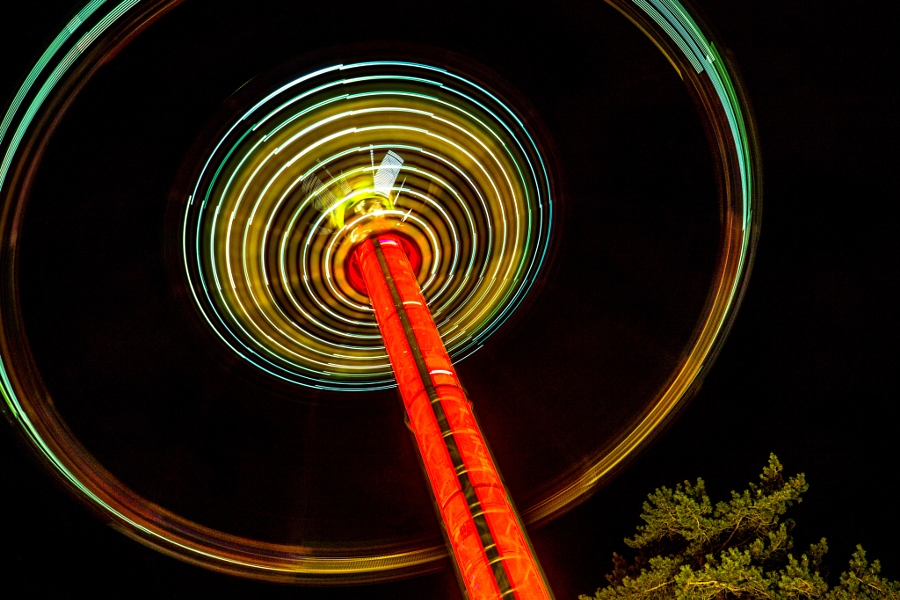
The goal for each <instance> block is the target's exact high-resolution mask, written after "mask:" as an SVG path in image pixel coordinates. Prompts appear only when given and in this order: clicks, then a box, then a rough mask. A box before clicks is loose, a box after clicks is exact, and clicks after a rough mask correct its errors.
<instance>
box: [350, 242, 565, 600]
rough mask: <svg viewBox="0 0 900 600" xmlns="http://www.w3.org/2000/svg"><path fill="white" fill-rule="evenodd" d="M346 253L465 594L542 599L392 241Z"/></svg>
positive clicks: (533, 565)
mask: <svg viewBox="0 0 900 600" xmlns="http://www.w3.org/2000/svg"><path fill="white" fill-rule="evenodd" d="M354 259H355V260H356V261H357V263H358V265H359V269H360V272H361V274H362V276H363V280H364V283H365V285H366V291H367V293H368V295H369V299H370V301H371V302H372V307H373V309H374V310H375V317H376V321H377V322H378V327H379V329H380V331H381V335H382V337H383V338H384V343H385V347H386V348H387V352H388V356H389V357H390V361H391V366H392V367H393V370H394V374H395V376H396V378H397V385H398V387H399V388H400V395H401V396H402V398H403V403H404V405H405V406H406V413H407V415H408V417H409V423H410V428H411V429H412V431H413V434H414V436H415V439H416V444H417V445H418V448H419V452H420V454H421V456H422V462H423V465H424V467H425V472H426V475H427V477H428V481H429V483H430V484H431V489H432V492H433V493H434V499H435V502H436V504H437V507H438V510H439V512H440V515H441V519H442V521H443V524H444V527H445V530H446V533H447V539H448V541H449V543H450V546H451V548H452V551H453V556H454V558H455V560H456V564H457V567H458V573H459V575H460V578H461V579H462V584H463V586H464V588H465V590H466V593H467V594H468V597H469V598H470V600H476V599H477V600H481V599H485V600H496V599H498V598H516V599H519V600H533V599H536V600H543V599H548V600H549V599H550V598H552V597H553V596H552V593H551V592H550V588H549V586H548V585H547V582H546V581H545V579H544V576H543V573H542V572H541V568H540V565H539V564H538V562H537V559H536V557H535V555H534V551H533V550H532V548H531V545H530V543H529V542H528V538H527V536H526V534H525V529H524V528H523V527H522V523H521V521H520V520H519V518H518V515H517V514H516V511H515V508H514V507H513V504H512V502H511V500H510V498H509V495H508V494H507V492H506V489H505V488H504V486H503V482H502V480H501V478H500V473H499V472H498V470H497V467H496V466H495V464H494V461H493V459H492V457H491V455H490V452H489V450H488V447H487V444H486V443H485V441H484V437H483V436H482V434H481V430H480V428H479V427H478V423H477V422H476V421H475V415H474V414H473V412H472V405H471V403H470V402H469V401H468V399H467V398H466V396H465V393H464V392H463V390H462V387H461V386H460V384H459V379H458V378H457V375H456V371H455V369H454V368H453V365H452V363H451V362H450V357H449V356H448V355H447V351H446V349H445V348H444V344H443V342H442V341H441V337H440V334H439V333H438V330H437V327H436V326H435V324H434V320H433V319H432V317H431V312H430V311H429V310H428V307H427V305H426V304H425V300H424V298H423V297H422V293H421V291H420V290H419V285H418V283H417V282H416V278H415V274H414V271H413V269H412V267H411V266H410V263H409V260H408V259H407V256H406V253H405V252H404V249H403V246H402V245H401V240H400V239H399V238H397V237H396V236H393V235H390V234H385V235H379V236H375V237H374V238H370V239H367V240H366V241H364V242H363V243H362V244H360V245H359V246H358V247H357V248H356V250H355V251H354Z"/></svg>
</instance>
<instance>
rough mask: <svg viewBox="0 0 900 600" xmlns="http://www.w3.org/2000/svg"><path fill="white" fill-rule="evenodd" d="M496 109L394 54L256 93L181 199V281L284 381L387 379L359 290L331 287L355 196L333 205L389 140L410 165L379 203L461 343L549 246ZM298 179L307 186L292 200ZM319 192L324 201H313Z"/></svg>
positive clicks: (253, 357) (531, 156) (522, 151)
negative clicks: (392, 205)
mask: <svg viewBox="0 0 900 600" xmlns="http://www.w3.org/2000/svg"><path fill="white" fill-rule="evenodd" d="M423 70H424V73H423V72H422V71H423ZM350 71H352V73H353V77H349V78H348V77H346V76H345V73H347V72H350ZM442 78H443V79H442ZM448 82H452V83H453V84H454V85H453V87H451V86H450V85H448ZM301 85H302V87H301ZM463 85H468V86H469V87H468V88H464V89H461V86H463ZM500 115H515V113H514V112H513V110H512V109H511V108H510V107H509V106H507V105H505V104H504V103H503V102H502V101H500V100H499V99H498V98H497V97H496V96H493V95H490V94H489V93H488V92H486V91H485V90H484V89H483V88H481V87H480V86H477V85H475V84H472V83H471V82H469V81H468V80H466V79H465V78H463V77H461V76H459V75H456V74H449V73H448V72H447V71H446V70H445V69H438V68H436V67H430V66H426V65H422V64H421V63H412V62H403V61H383V62H379V61H373V62H366V63H358V64H350V65H334V66H332V67H329V68H326V69H320V70H318V71H315V72H314V73H311V74H307V75H303V76H301V77H298V78H296V79H295V80H293V81H290V82H288V83H286V84H284V85H281V86H280V87H279V88H278V89H277V90H276V91H275V92H272V93H269V94H267V95H266V96H265V97H264V99H263V100H262V101H257V102H255V103H253V105H252V106H251V107H250V108H249V109H248V110H247V111H245V112H243V113H241V114H240V116H239V117H236V118H235V120H234V122H233V123H232V124H231V126H230V127H228V129H227V131H226V134H225V135H224V136H223V137H221V138H220V139H218V140H216V141H215V143H214V144H210V145H211V146H213V147H214V150H213V151H212V152H211V154H210V156H209V157H208V158H207V159H206V160H205V161H204V164H203V167H202V169H201V170H200V172H199V173H198V175H197V177H196V183H195V185H194V188H193V191H192V194H191V201H190V202H188V203H187V205H186V206H185V218H184V233H183V235H184V240H183V244H182V247H183V249H184V250H185V253H186V256H185V265H186V276H187V278H188V281H189V286H190V287H191V290H192V295H193V298H194V299H195V301H196V303H197V306H198V308H199V309H200V311H201V312H202V313H203V315H204V319H205V320H206V321H207V323H209V324H210V325H212V327H213V329H214V330H215V333H216V335H217V336H218V337H219V338H220V339H222V340H223V341H224V342H225V343H226V344H227V345H228V346H229V347H231V348H232V349H234V350H235V351H236V352H238V353H239V354H240V355H241V356H242V357H244V358H245V359H247V360H249V361H250V362H251V363H252V364H254V365H256V366H257V367H259V368H261V369H263V370H265V371H267V372H270V373H273V374H275V375H276V376H278V377H280V378H282V379H284V380H287V381H292V382H294V383H297V384H300V385H304V386H310V387H314V388H318V389H326V390H332V391H358V390H361V389H383V388H384V387H392V386H394V385H395V384H394V378H393V373H392V372H391V370H390V364H389V363H388V361H387V359H386V353H385V351H384V348H383V344H382V342H381V339H380V336H378V334H377V329H376V324H375V322H374V315H373V314H372V311H371V309H370V308H369V307H368V302H367V299H366V298H365V297H364V296H359V294H358V293H357V294H356V297H354V296H353V293H354V292H353V290H351V289H348V288H347V287H346V286H345V287H343V288H342V287H340V284H341V283H342V282H343V281H344V280H345V279H346V278H345V277H343V273H342V271H341V269H342V268H343V267H341V264H342V263H341V261H342V260H344V259H345V258H346V255H347V252H348V245H347V244H348V242H347V241H346V240H347V239H349V237H352V236H353V235H355V234H354V232H353V231H351V229H353V228H346V227H345V226H344V216H343V215H344V210H345V208H346V209H347V210H350V207H352V206H353V201H352V200H342V201H341V202H338V203H337V204H333V201H337V200H338V199H342V198H344V199H352V198H365V197H367V195H371V194H372V193H374V188H373V187H372V186H373V185H374V182H373V177H374V172H375V170H376V162H378V161H380V160H381V157H382V156H383V155H385V153H387V152H394V153H399V155H402V156H403V157H405V159H408V160H412V162H407V163H405V164H403V165H401V166H400V167H398V169H397V172H398V175H397V178H398V179H397V180H396V181H395V182H394V185H393V187H392V188H391V189H390V190H389V195H390V196H392V198H393V200H392V201H396V202H401V203H403V202H405V203H406V204H405V205H403V206H400V205H398V208H399V209H401V211H400V212H396V211H391V210H388V211H384V210H382V211H381V212H380V213H379V214H380V215H381V217H383V218H394V221H393V222H394V223H395V224H396V226H397V227H403V226H404V225H405V226H406V227H407V228H410V227H412V229H409V231H408V233H409V232H413V241H414V242H418V243H417V245H418V246H419V248H420V254H421V255H422V256H423V257H426V258H427V260H426V262H425V263H423V267H422V268H423V269H424V271H423V273H422V277H421V280H420V284H421V285H422V286H423V291H424V293H425V295H426V298H427V299H428V301H429V305H430V306H431V307H432V310H433V313H434V317H435V320H436V322H437V323H438V326H439V327H441V328H442V331H443V332H444V333H445V340H446V342H447V345H448V350H449V351H450V354H451V356H452V357H454V358H456V359H459V358H462V357H464V356H468V355H470V354H471V349H472V348H473V347H475V348H477V347H480V345H481V343H482V342H483V340H484V339H485V338H486V337H487V333H490V332H493V331H495V330H496V329H497V327H498V326H499V324H498V323H494V322H493V320H495V319H497V318H498V317H502V318H503V319H505V318H507V317H508V315H509V314H510V313H511V311H512V310H513V309H514V308H515V306H517V305H518V304H519V303H520V302H521V301H522V299H523V298H524V297H525V292H527V290H528V289H529V288H530V287H531V285H532V284H533V282H534V280H535V278H536V276H537V270H538V269H539V268H540V266H541V264H542V259H540V257H541V256H543V255H544V254H545V253H546V250H547V246H548V245H549V241H550V239H549V237H548V234H549V232H550V227H549V217H547V216H545V213H548V214H549V213H550V212H551V211H550V207H551V206H552V199H551V197H550V186H551V184H550V181H549V179H543V178H540V177H539V176H540V175H542V174H546V168H545V166H544V159H543V157H541V155H540V151H539V148H538V146H537V144H536V143H535V141H534V137H533V136H532V135H531V134H530V133H529V132H528V131H527V130H525V129H523V128H522V127H520V126H519V124H520V123H522V121H521V119H519V118H518V117H516V118H515V119H508V120H506V121H502V120H497V119H498V116H500ZM360 140H364V141H360ZM376 152H378V154H379V157H378V161H376V160H375V153H376ZM536 165H539V168H536ZM442 173H443V174H442ZM338 174H340V176H338ZM533 176H536V177H538V178H537V179H532V178H531V177H533ZM313 178H315V179H313ZM407 178H409V182H407ZM313 180H315V181H317V182H318V183H317V186H318V187H317V186H316V185H314V186H312V188H315V191H303V192H302V194H301V195H300V196H298V189H299V190H306V186H307V184H308V183H309V182H310V181H313ZM351 185H352V190H351ZM342 186H343V187H342ZM417 186H419V187H417ZM312 188H310V189H312ZM351 191H352V193H350V192H351ZM435 193H437V194H438V196H435V197H431V196H430V194H435ZM197 198H203V201H202V203H200V205H199V206H198V205H197V204H196V201H195V199H197ZM325 198H331V199H332V200H329V201H328V203H330V204H329V206H330V207H329V208H328V210H327V211H326V210H325V209H324V208H322V209H321V210H322V211H323V212H321V213H317V212H315V210H314V207H317V206H318V205H317V203H319V202H325V201H324V200H323V199H325ZM348 202H349V203H348ZM337 209H340V210H337ZM285 210H287V211H289V213H290V216H289V218H288V219H287V221H286V225H282V226H276V225H278V224H277V221H278V219H280V218H281V217H279V215H280V214H281V213H282V212H283V211H285ZM402 211H407V212H406V214H405V215H403V216H402V218H401V216H400V215H401V214H402ZM413 211H415V214H413ZM423 211H424V212H423ZM338 213H339V214H340V215H341V216H340V217H334V215H337V214H338ZM534 213H537V215H538V216H537V218H535V217H534ZM334 219H337V221H335V220H334ZM325 223H329V224H330V225H325ZM354 223H359V222H357V221H354ZM417 226H418V229H416V227H417ZM398 231H399V229H398ZM415 231H419V232H420V234H419V235H416V234H415V233H414V232H415ZM270 232H271V234H270ZM323 234H324V235H323ZM279 236H280V237H279ZM348 236H349V237H348ZM276 237H278V240H276V239H275V238H276ZM290 240H293V241H290ZM300 240H302V243H301V242H300ZM270 246H272V247H273V248H274V247H275V246H277V249H274V250H270V249H269V247H270ZM235 248H239V250H235ZM297 248H300V250H299V254H298V256H293V255H292V254H289V253H290V252H295V251H297V250H296V249H297ZM335 248H338V249H339V250H338V251H337V252H334V249H335ZM341 252H343V256H341ZM270 256H271V257H275V258H270ZM310 257H312V258H310ZM466 257H468V258H466ZM476 259H477V260H476ZM271 260H275V261H276V262H277V265H275V264H273V265H272V267H271V273H269V272H268V271H267V269H268V268H269V262H270V261H271ZM311 260H312V261H319V262H321V261H322V260H324V263H321V264H319V265H315V264H312V263H311V262H310V261H311ZM429 261H431V262H429ZM478 261H480V262H478ZM462 263H467V264H466V267H465V268H464V272H462V273H460V272H457V271H458V268H459V267H458V265H460V264H462ZM294 264H299V269H300V271H299V272H298V271H296V269H295V268H294V267H292V266H291V265H294ZM473 268H474V269H476V270H478V273H479V275H478V277H477V278H475V277H470V276H468V275H470V274H471V272H472V269H473ZM235 269H237V270H238V271H237V272H236V271H235ZM276 284H277V285H278V286H280V291H278V292H276V289H275V286H276Z"/></svg>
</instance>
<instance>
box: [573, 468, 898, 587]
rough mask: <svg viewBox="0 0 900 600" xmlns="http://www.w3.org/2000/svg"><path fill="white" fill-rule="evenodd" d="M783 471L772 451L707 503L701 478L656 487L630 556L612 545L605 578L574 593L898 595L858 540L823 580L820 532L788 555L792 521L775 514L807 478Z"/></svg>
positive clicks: (631, 544) (792, 499) (798, 498)
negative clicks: (727, 493) (743, 483)
mask: <svg viewBox="0 0 900 600" xmlns="http://www.w3.org/2000/svg"><path fill="white" fill-rule="evenodd" d="M782 471H783V469H782V466H781V463H780V462H778V458H776V457H775V455H774V454H773V455H771V456H770V457H769V464H768V466H766V467H765V468H764V469H763V472H762V474H761V475H760V482H759V484H752V483H751V484H750V486H749V489H747V490H744V491H743V492H741V493H737V492H731V499H730V500H729V501H728V502H719V503H717V504H716V505H715V506H713V504H712V502H711V501H710V499H709V496H708V495H707V493H706V487H705V486H704V484H703V480H702V479H698V480H697V483H696V484H693V485H692V484H691V483H689V482H687V481H686V482H684V483H683V484H680V485H678V486H676V487H675V489H674V490H672V489H669V488H665V487H664V488H660V489H658V490H656V491H655V492H653V493H652V494H650V495H649V497H648V501H647V502H644V511H643V513H642V514H641V519H643V521H644V525H640V526H638V528H637V533H636V534H635V535H634V536H633V537H631V538H628V539H626V540H625V543H626V544H627V545H628V546H629V547H631V548H633V549H634V550H636V556H635V558H634V560H633V561H632V562H630V563H629V562H628V561H627V560H626V559H625V558H623V557H622V556H620V555H618V554H613V565H614V568H613V572H612V573H610V574H608V575H607V576H606V579H607V580H608V581H609V585H608V586H607V587H605V588H601V589H599V590H597V593H596V594H595V595H594V596H593V597H591V596H584V595H583V596H580V600H591V599H592V598H594V599H596V600H626V599H631V598H634V599H637V598H641V599H642V600H671V599H678V600H732V599H734V600H745V599H746V600H751V599H754V600H755V599H760V600H804V599H821V600H883V599H900V582H896V581H888V580H887V579H885V578H883V577H881V576H880V575H879V572H880V570H881V567H880V565H879V563H878V561H877V560H876V561H872V562H871V563H869V562H868V561H867V560H866V553H865V551H864V550H863V549H862V547H861V546H857V547H856V552H854V554H853V557H852V558H851V559H850V568H849V569H848V570H847V571H845V572H844V573H842V574H841V575H840V578H839V582H838V583H837V585H835V586H834V587H831V588H829V586H828V583H827V582H826V580H825V576H824V573H825V571H824V567H823V565H822V559H823V557H824V556H825V553H826V552H827V551H828V546H827V545H826V542H825V539H824V538H822V540H820V541H819V542H818V543H815V544H812V545H811V546H810V548H809V550H807V551H806V552H805V553H803V554H800V556H799V557H795V556H794V554H793V553H792V552H791V550H792V548H793V538H792V537H791V535H790V532H791V530H792V529H793V527H794V522H793V521H792V520H791V519H782V516H783V515H784V513H785V512H786V511H787V509H788V508H789V507H790V506H791V505H792V504H794V503H795V502H800V501H801V500H802V498H801V496H802V495H803V493H804V492H806V490H807V484H806V478H805V477H804V476H803V474H802V473H801V474H800V475H796V476H794V477H790V478H788V479H785V478H784V475H783V472H782Z"/></svg>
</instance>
